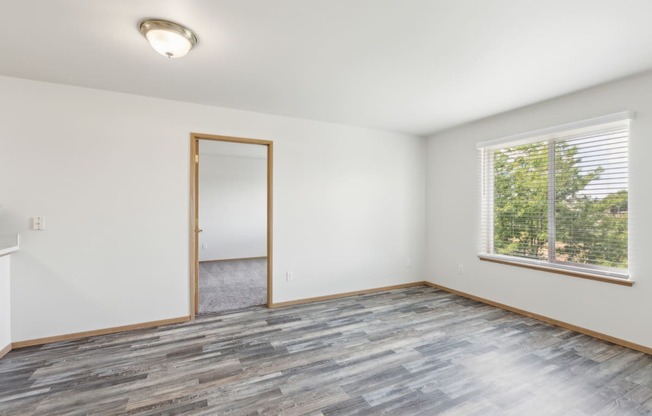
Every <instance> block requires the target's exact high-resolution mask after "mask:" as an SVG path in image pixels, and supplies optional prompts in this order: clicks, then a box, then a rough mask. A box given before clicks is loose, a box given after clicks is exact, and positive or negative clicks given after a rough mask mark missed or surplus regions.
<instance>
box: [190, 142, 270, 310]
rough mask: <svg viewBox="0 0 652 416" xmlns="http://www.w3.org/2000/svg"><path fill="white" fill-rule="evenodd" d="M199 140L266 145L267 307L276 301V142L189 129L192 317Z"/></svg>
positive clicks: (196, 258)
mask: <svg viewBox="0 0 652 416" xmlns="http://www.w3.org/2000/svg"><path fill="white" fill-rule="evenodd" d="M199 140H214V141H221V142H231V143H245V144H258V145H263V146H267V307H268V308H271V307H272V305H273V304H274V301H273V298H272V293H273V291H272V289H273V286H272V281H273V279H272V253H273V250H272V244H273V239H272V230H273V227H272V225H273V224H272V219H273V218H272V206H273V205H272V202H273V187H272V185H273V180H272V179H273V171H274V169H273V167H274V142H272V141H271V140H258V139H246V138H243V137H231V136H216V135H213V134H203V133H190V318H191V319H193V318H194V317H195V315H196V314H197V313H198V311H199V290H198V288H199V169H197V167H198V165H199Z"/></svg>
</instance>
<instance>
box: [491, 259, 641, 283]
mask: <svg viewBox="0 0 652 416" xmlns="http://www.w3.org/2000/svg"><path fill="white" fill-rule="evenodd" d="M478 258H479V259H480V260H482V261H489V262H492V263H498V264H505V265H508V266H516V267H523V268H526V269H532V270H541V271H544V272H549V273H557V274H563V275H565V276H572V277H579V278H582V279H589V280H596V281H598V282H604V283H612V284H615V285H621V286H633V285H634V281H633V280H630V279H621V278H618V277H609V276H603V275H601V274H596V273H590V272H579V271H575V270H567V269H562V268H557V267H554V266H544V265H541V264H536V263H530V262H526V261H518V260H512V259H506V258H503V257H502V256H500V257H499V256H494V255H491V254H479V255H478Z"/></svg>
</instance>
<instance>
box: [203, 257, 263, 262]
mask: <svg viewBox="0 0 652 416" xmlns="http://www.w3.org/2000/svg"><path fill="white" fill-rule="evenodd" d="M266 258H267V256H259V257H237V258H235V259H217V260H200V261H199V262H200V263H211V262H215V261H235V260H258V259H266Z"/></svg>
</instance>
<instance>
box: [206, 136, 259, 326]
mask: <svg viewBox="0 0 652 416" xmlns="http://www.w3.org/2000/svg"><path fill="white" fill-rule="evenodd" d="M197 143H198V146H197V147H198V152H197V154H198V157H197V159H196V160H197V162H196V165H197V166H198V169H197V170H198V181H197V195H198V199H197V201H198V216H197V222H198V226H199V231H200V233H199V235H198V237H199V242H198V244H199V251H198V253H197V254H196V255H197V256H198V257H199V260H198V261H199V269H198V283H199V284H198V285H197V293H198V297H199V302H198V310H197V313H198V314H206V313H214V312H225V311H233V310H239V309H244V308H247V307H249V306H257V305H265V304H266V303H267V176H268V169H267V146H264V145H259V144H251V143H237V142H228V141H221V140H207V139H204V140H198V142H197Z"/></svg>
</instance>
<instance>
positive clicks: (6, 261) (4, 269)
mask: <svg viewBox="0 0 652 416" xmlns="http://www.w3.org/2000/svg"><path fill="white" fill-rule="evenodd" d="M10 257H11V256H0V350H2V349H3V348H5V347H6V346H7V345H9V344H11V281H10V279H9V269H10V263H11V260H10Z"/></svg>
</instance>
